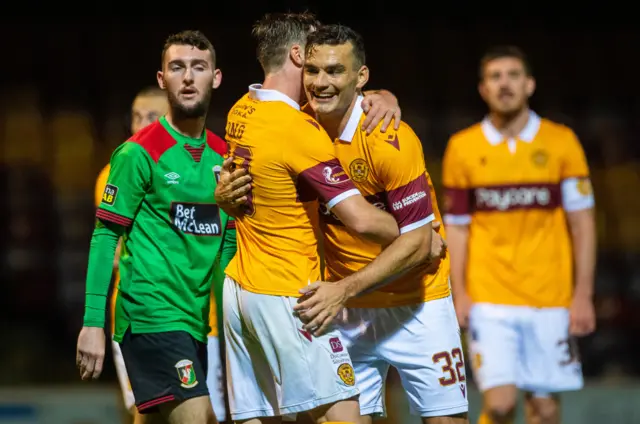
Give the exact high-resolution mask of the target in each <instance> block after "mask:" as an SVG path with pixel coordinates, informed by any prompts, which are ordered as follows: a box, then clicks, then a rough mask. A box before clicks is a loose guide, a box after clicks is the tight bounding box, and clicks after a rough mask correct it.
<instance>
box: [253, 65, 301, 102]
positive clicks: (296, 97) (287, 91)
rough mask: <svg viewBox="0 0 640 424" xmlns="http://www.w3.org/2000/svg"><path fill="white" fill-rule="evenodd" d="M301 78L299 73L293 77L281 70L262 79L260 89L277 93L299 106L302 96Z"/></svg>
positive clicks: (291, 74) (290, 73)
mask: <svg viewBox="0 0 640 424" xmlns="http://www.w3.org/2000/svg"><path fill="white" fill-rule="evenodd" d="M301 78H302V76H300V75H299V73H298V74H297V75H293V73H292V72H287V70H286V69H284V68H283V69H281V70H279V71H277V72H272V73H269V74H267V75H266V76H265V77H264V82H263V83H262V88H264V89H266V90H276V91H279V92H280V93H282V94H284V95H286V96H287V97H289V98H290V99H291V100H293V101H295V102H296V103H298V104H300V98H301V96H302V89H301V84H300V79H301Z"/></svg>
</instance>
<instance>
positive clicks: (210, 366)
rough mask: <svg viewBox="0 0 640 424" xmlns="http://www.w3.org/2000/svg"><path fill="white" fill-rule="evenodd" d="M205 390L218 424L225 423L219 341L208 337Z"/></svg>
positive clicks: (225, 414) (225, 413)
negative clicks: (207, 392) (207, 391)
mask: <svg viewBox="0 0 640 424" xmlns="http://www.w3.org/2000/svg"><path fill="white" fill-rule="evenodd" d="M207 388H208V389H209V396H210V397H211V405H213V412H215V414H216V418H217V419H218V421H219V422H222V421H226V417H227V407H226V405H225V403H224V381H223V377H222V363H221V361H220V341H219V340H218V338H217V337H215V336H209V340H208V342H207Z"/></svg>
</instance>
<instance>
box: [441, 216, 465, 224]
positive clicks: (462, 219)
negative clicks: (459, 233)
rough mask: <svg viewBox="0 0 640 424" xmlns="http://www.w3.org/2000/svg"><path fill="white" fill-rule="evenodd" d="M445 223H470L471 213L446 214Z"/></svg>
mask: <svg viewBox="0 0 640 424" xmlns="http://www.w3.org/2000/svg"><path fill="white" fill-rule="evenodd" d="M443 218H444V223H445V225H469V224H471V215H451V214H445V215H444V217H443Z"/></svg>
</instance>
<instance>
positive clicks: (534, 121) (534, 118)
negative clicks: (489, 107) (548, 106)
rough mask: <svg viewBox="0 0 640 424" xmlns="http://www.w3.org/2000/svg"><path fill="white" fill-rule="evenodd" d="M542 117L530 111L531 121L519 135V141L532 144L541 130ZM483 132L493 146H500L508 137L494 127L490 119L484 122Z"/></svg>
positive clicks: (485, 119)
mask: <svg viewBox="0 0 640 424" xmlns="http://www.w3.org/2000/svg"><path fill="white" fill-rule="evenodd" d="M540 122H541V120H540V116H538V114H537V113H535V112H534V111H529V120H528V121H527V125H525V126H524V128H523V129H522V131H520V134H518V140H522V141H525V142H527V143H531V142H532V141H533V139H534V138H535V137H536V135H537V134H538V131H539V130H540ZM482 132H483V133H484V136H485V138H486V139H487V141H488V142H489V143H490V144H492V145H494V146H495V145H496V144H500V143H501V142H503V141H504V140H505V139H506V137H504V136H503V135H502V134H501V133H500V131H498V129H497V128H496V127H494V126H493V124H492V123H491V121H490V120H489V118H488V117H486V118H484V119H483V120H482Z"/></svg>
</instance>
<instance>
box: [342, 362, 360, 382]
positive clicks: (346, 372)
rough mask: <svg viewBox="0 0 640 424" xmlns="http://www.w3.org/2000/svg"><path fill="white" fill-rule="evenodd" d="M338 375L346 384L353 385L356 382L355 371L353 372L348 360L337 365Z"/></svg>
mask: <svg viewBox="0 0 640 424" xmlns="http://www.w3.org/2000/svg"><path fill="white" fill-rule="evenodd" d="M338 377H340V380H342V382H343V383H344V384H346V385H347V386H355V384H356V377H355V373H354V372H353V367H352V366H351V364H350V363H348V362H345V363H344V364H340V366H339V367H338Z"/></svg>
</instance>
